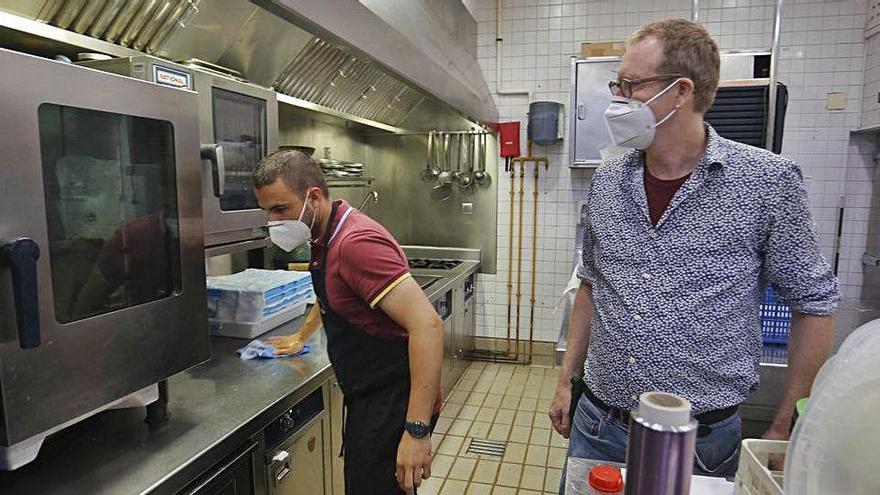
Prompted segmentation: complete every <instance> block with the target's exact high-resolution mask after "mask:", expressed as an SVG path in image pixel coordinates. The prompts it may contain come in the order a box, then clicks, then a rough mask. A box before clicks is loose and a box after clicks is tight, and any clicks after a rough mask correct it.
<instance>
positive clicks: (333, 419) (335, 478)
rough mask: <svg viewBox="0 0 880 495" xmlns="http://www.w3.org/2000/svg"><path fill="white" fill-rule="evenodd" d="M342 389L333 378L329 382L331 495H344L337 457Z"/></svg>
mask: <svg viewBox="0 0 880 495" xmlns="http://www.w3.org/2000/svg"><path fill="white" fill-rule="evenodd" d="M342 401H343V396H342V387H340V386H339V382H338V381H337V380H336V378H334V379H333V380H331V381H330V405H329V408H330V467H331V469H330V472H331V478H330V483H331V486H332V488H333V490H332V493H333V495H344V494H345V476H344V473H343V468H344V460H343V458H342V457H341V456H340V455H339V453H340V452H341V451H342V428H343V427H344V426H345V425H344V424H343V423H342Z"/></svg>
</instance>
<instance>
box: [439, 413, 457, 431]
mask: <svg viewBox="0 0 880 495" xmlns="http://www.w3.org/2000/svg"><path fill="white" fill-rule="evenodd" d="M454 421H455V420H454V419H452V418H447V417H445V416H441V417H440V419H438V420H437V424H436V425H434V433H440V434H443V433H446V432H447V431H449V427H450V426H452V423H453V422H454Z"/></svg>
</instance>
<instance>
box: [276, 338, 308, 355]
mask: <svg viewBox="0 0 880 495" xmlns="http://www.w3.org/2000/svg"><path fill="white" fill-rule="evenodd" d="M266 341H267V342H268V343H269V344H271V345H272V347H274V348H275V355H278V356H285V355H292V354H296V353H297V352H300V351H302V350H303V347H304V346H305V345H306V342H305V340H304V339H303V336H302V334H301V333H295V334H293V335H282V336H279V337H269V338H268V339H266Z"/></svg>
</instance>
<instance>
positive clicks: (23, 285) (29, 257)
mask: <svg viewBox="0 0 880 495" xmlns="http://www.w3.org/2000/svg"><path fill="white" fill-rule="evenodd" d="M38 259H40V247H39V246H38V245H37V243H36V242H34V241H33V239H28V238H26V237H21V238H18V239H12V240H9V241H6V242H4V243H3V245H2V247H0V263H2V264H3V265H5V266H7V267H9V270H10V271H11V272H12V294H13V296H14V300H15V321H16V326H17V327H18V345H19V346H21V348H22V349H33V348H35V347H39V346H40V302H39V294H38V291H37V260H38Z"/></svg>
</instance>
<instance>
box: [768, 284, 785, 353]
mask: <svg viewBox="0 0 880 495" xmlns="http://www.w3.org/2000/svg"><path fill="white" fill-rule="evenodd" d="M790 329H791V308H789V307H788V306H786V305H785V304H783V303H782V301H780V300H779V296H778V295H776V292H775V291H774V290H773V287H772V286H769V285H768V286H767V290H766V291H765V292H764V302H763V303H762V304H761V335H762V337H763V340H764V342H765V343H770V344H787V343H788V332H789V330H790Z"/></svg>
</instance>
